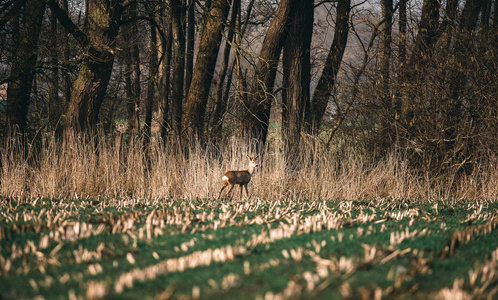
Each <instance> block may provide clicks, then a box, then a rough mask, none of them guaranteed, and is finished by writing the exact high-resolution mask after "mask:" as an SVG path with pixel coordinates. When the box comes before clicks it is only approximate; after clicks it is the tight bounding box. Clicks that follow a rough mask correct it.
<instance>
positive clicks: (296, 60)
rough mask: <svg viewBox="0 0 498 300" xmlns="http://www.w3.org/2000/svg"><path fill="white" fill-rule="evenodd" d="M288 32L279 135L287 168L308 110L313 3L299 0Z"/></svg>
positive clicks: (294, 164) (295, 154)
mask: <svg viewBox="0 0 498 300" xmlns="http://www.w3.org/2000/svg"><path fill="white" fill-rule="evenodd" d="M290 21H291V25H290V26H289V27H290V28H289V35H288V36H287V40H286V42H285V44H284V48H283V66H284V79H283V89H282V135H283V141H284V151H285V156H286V158H287V161H288V162H289V167H291V168H293V169H295V168H298V167H299V165H300V163H299V160H298V159H297V158H298V157H299V151H300V147H299V145H300V140H301V131H302V130H303V129H304V128H307V127H308V125H307V124H306V123H308V122H309V113H310V76H311V63H310V49H311V36H312V35H313V3H312V2H311V1H309V0H299V1H298V3H297V5H296V7H295V11H294V13H293V14H292V16H291V17H290Z"/></svg>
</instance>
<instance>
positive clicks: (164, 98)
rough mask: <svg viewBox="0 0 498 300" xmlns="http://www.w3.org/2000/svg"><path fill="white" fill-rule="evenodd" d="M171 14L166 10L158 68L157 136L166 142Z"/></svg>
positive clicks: (168, 106) (168, 124)
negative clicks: (164, 31)
mask: <svg viewBox="0 0 498 300" xmlns="http://www.w3.org/2000/svg"><path fill="white" fill-rule="evenodd" d="M171 30H172V29H171V13H170V11H169V10H168V12H167V17H166V41H164V42H163V43H161V45H162V47H161V48H162V56H163V59H162V61H161V64H160V66H159V70H160V73H161V74H160V76H161V78H160V80H159V82H160V87H159V96H160V97H159V108H158V123H159V134H160V136H161V138H162V139H163V141H166V136H167V134H168V129H169V128H170V123H169V120H168V115H169V108H170V76H171V57H172V52H171V50H172V44H173V39H172V32H171Z"/></svg>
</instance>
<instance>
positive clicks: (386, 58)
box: [380, 0, 393, 110]
mask: <svg viewBox="0 0 498 300" xmlns="http://www.w3.org/2000/svg"><path fill="white" fill-rule="evenodd" d="M381 6H382V15H383V20H384V23H383V26H382V27H383V28H382V31H381V38H382V53H381V56H380V77H381V78H380V80H381V82H380V89H381V92H382V96H381V97H382V102H383V107H384V109H387V110H389V109H390V108H391V105H390V104H391V103H390V98H391V97H390V96H389V74H390V72H389V71H390V70H389V65H390V62H391V48H392V46H391V44H392V23H393V0H382V1H381Z"/></svg>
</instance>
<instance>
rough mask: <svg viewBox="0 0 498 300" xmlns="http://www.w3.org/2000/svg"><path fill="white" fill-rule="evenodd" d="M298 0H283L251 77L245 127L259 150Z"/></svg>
mask: <svg viewBox="0 0 498 300" xmlns="http://www.w3.org/2000/svg"><path fill="white" fill-rule="evenodd" d="M296 2H297V1H296V0H282V1H280V3H279V5H278V8H277V11H276V12H275V16H274V17H273V20H272V21H271V23H270V27H269V28H268V31H267V32H266V36H265V39H264V41H263V44H262V46H261V51H260V53H259V57H258V63H257V65H256V70H255V74H254V78H253V80H252V87H251V94H250V100H249V103H248V104H247V107H246V111H245V113H244V117H243V119H244V125H243V126H244V130H245V131H246V133H247V134H249V136H250V137H252V138H255V139H257V140H258V145H257V146H258V149H257V150H258V151H260V152H261V151H262V150H263V149H264V146H265V143H266V136H267V134H268V125H269V119H270V110H271V103H272V100H273V95H272V93H273V85H274V83H275V75H276V73H277V67H278V61H279V58H280V53H281V51H282V47H283V45H284V42H285V38H286V36H287V28H288V24H289V16H290V14H291V11H292V10H293V7H294V6H295V4H296Z"/></svg>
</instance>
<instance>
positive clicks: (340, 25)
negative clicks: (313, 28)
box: [311, 0, 351, 134]
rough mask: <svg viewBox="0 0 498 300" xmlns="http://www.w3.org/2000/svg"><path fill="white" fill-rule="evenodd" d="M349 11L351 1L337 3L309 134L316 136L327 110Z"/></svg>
mask: <svg viewBox="0 0 498 300" xmlns="http://www.w3.org/2000/svg"><path fill="white" fill-rule="evenodd" d="M350 11H351V0H338V1H337V19H336V22H335V31H334V40H333V42H332V45H331V47H330V51H329V53H328V55H327V59H326V61H325V66H324V67H323V70H322V75H321V76H320V79H319V80H318V84H317V86H316V89H315V92H314V93H313V101H312V103H311V133H312V134H318V130H319V129H320V125H321V123H322V119H323V115H324V114H325V110H326V109H327V105H328V103H329V99H330V95H331V94H332V91H333V89H334V85H335V81H336V78H337V73H338V72H339V67H340V65H341V61H342V57H343V56H344V50H345V49H346V44H347V41H348V33H349V12H350Z"/></svg>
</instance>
